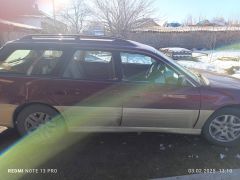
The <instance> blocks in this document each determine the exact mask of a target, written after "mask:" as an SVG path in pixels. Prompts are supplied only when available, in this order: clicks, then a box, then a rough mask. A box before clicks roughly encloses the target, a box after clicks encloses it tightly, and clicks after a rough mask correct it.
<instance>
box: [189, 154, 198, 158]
mask: <svg viewBox="0 0 240 180" xmlns="http://www.w3.org/2000/svg"><path fill="white" fill-rule="evenodd" d="M188 158H192V159H193V158H195V159H198V158H199V155H193V154H192V155H188Z"/></svg>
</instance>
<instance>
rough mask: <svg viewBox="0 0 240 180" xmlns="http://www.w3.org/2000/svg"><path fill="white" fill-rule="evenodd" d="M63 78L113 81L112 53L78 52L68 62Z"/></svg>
mask: <svg viewBox="0 0 240 180" xmlns="http://www.w3.org/2000/svg"><path fill="white" fill-rule="evenodd" d="M63 77H65V78H71V79H82V80H113V79H115V71H114V65H113V58H112V53H111V52H106V51H81V50H78V51H76V52H75V53H74V55H73V57H72V59H71V60H70V62H69V64H68V66H67V68H66V70H65V72H64V74H63Z"/></svg>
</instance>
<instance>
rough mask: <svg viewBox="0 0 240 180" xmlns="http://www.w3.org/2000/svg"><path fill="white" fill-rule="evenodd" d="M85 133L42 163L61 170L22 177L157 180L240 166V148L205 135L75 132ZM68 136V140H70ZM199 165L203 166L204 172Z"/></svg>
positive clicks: (41, 166) (43, 166) (43, 165)
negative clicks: (214, 142)
mask: <svg viewBox="0 0 240 180" xmlns="http://www.w3.org/2000/svg"><path fill="white" fill-rule="evenodd" d="M70 136H72V138H76V136H83V137H84V138H80V139H81V140H78V141H76V142H75V143H74V144H72V145H71V146H68V147H67V148H65V149H64V150H63V151H61V152H60V153H58V154H56V155H55V156H53V157H51V158H50V159H48V160H47V161H46V162H45V163H43V164H41V165H39V167H38V168H39V169H40V168H43V169H56V170H57V173H47V174H44V175H43V174H38V175H36V174H35V175H33V174H31V175H25V176H24V177H23V178H22V179H38V178H39V179H42V178H43V176H44V179H45V180H46V179H51V178H54V177H55V178H58V179H60V180H61V179H104V180H105V179H151V178H161V177H169V176H180V175H187V174H189V173H191V172H190V171H191V169H194V170H196V169H200V170H201V171H202V172H203V173H206V172H207V171H213V170H215V171H219V170H221V169H237V168H240V147H234V148H225V147H219V146H214V145H211V144H209V143H208V142H206V141H205V140H204V139H203V138H201V137H199V136H190V135H173V134H160V133H143V134H136V133H126V134H117V133H116V134H111V133H104V134H91V135H86V134H84V135H83V134H81V133H80V134H72V135H70ZM64 142H66V141H64V139H63V140H62V143H64ZM200 170H199V171H200Z"/></svg>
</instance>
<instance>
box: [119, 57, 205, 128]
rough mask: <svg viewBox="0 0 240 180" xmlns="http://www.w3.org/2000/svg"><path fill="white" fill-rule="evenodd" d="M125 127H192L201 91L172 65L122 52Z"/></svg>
mask: <svg viewBox="0 0 240 180" xmlns="http://www.w3.org/2000/svg"><path fill="white" fill-rule="evenodd" d="M121 59H122V72H123V80H122V84H121V89H122V92H124V93H123V119H122V124H121V125H122V126H126V127H162V128H192V127H193V126H194V124H195V122H196V121H197V118H198V115H199V109H200V92H199V90H198V88H197V87H193V86H192V85H191V84H189V83H188V82H181V81H180V77H181V76H180V74H178V73H177V72H176V71H174V70H173V68H171V67H170V66H168V65H166V64H164V63H162V62H158V61H155V60H154V59H153V58H151V57H148V56H146V55H142V54H132V53H121Z"/></svg>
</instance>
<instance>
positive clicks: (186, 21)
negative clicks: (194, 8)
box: [183, 15, 195, 26]
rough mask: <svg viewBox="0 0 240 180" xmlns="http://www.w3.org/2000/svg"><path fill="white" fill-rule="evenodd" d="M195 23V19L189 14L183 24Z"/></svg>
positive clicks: (190, 24)
mask: <svg viewBox="0 0 240 180" xmlns="http://www.w3.org/2000/svg"><path fill="white" fill-rule="evenodd" d="M194 24H195V21H194V19H193V17H192V15H188V16H187V17H186V18H185V20H183V25H185V26H192V25H194Z"/></svg>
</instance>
